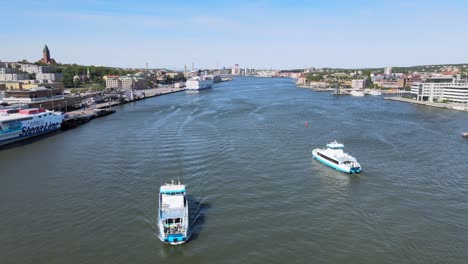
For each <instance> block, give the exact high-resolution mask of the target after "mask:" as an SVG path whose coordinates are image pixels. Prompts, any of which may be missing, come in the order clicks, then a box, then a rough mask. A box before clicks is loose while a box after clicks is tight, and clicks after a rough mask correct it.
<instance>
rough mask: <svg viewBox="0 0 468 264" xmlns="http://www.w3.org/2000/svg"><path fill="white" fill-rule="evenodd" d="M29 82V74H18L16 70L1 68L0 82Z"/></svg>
mask: <svg viewBox="0 0 468 264" xmlns="http://www.w3.org/2000/svg"><path fill="white" fill-rule="evenodd" d="M22 80H29V74H27V73H18V72H17V71H16V69H15V68H0V81H22Z"/></svg>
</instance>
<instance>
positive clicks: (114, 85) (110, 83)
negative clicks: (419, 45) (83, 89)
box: [104, 75, 122, 89]
mask: <svg viewBox="0 0 468 264" xmlns="http://www.w3.org/2000/svg"><path fill="white" fill-rule="evenodd" d="M104 79H105V80H106V88H107V89H122V81H121V80H120V79H119V76H113V75H107V76H104Z"/></svg>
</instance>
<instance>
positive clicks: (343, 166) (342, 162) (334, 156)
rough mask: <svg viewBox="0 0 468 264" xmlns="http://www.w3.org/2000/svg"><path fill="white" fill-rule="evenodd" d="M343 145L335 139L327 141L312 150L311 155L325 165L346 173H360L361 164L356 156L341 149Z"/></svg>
mask: <svg viewBox="0 0 468 264" xmlns="http://www.w3.org/2000/svg"><path fill="white" fill-rule="evenodd" d="M343 148H344V145H343V144H341V143H338V142H337V141H336V140H335V141H333V142H331V143H328V144H327V145H326V147H325V148H323V149H320V148H316V149H314V150H312V157H313V158H314V159H316V160H318V161H320V162H322V163H323V164H325V165H328V166H330V167H332V168H334V169H336V170H338V171H342V172H346V173H351V174H355V173H360V172H361V171H362V168H361V164H359V162H357V160H356V158H354V157H353V156H351V155H349V154H348V153H345V152H344V151H343Z"/></svg>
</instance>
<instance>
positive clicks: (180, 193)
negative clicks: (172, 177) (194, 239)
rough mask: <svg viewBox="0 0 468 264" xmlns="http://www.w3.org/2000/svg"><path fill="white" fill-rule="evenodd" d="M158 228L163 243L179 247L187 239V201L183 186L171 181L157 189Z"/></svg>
mask: <svg viewBox="0 0 468 264" xmlns="http://www.w3.org/2000/svg"><path fill="white" fill-rule="evenodd" d="M158 227H159V236H160V239H161V241H163V242H164V243H167V244H171V245H179V244H182V243H184V242H186V241H187V239H188V236H187V234H188V229H189V216H188V201H187V197H186V190H185V185H183V184H180V182H179V183H178V184H174V181H172V182H171V183H170V184H164V185H162V186H161V188H160V189H159V214H158Z"/></svg>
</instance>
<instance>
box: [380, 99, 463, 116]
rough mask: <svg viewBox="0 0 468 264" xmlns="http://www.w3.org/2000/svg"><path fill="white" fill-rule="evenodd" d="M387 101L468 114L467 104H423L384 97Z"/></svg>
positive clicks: (412, 100) (411, 100)
mask: <svg viewBox="0 0 468 264" xmlns="http://www.w3.org/2000/svg"><path fill="white" fill-rule="evenodd" d="M384 99H385V100H392V101H398V102H404V103H410V104H418V105H425V106H432V107H437V108H443V109H449V110H458V111H465V112H468V105H467V104H456V103H432V102H421V101H416V100H414V99H410V98H402V97H384Z"/></svg>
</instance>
